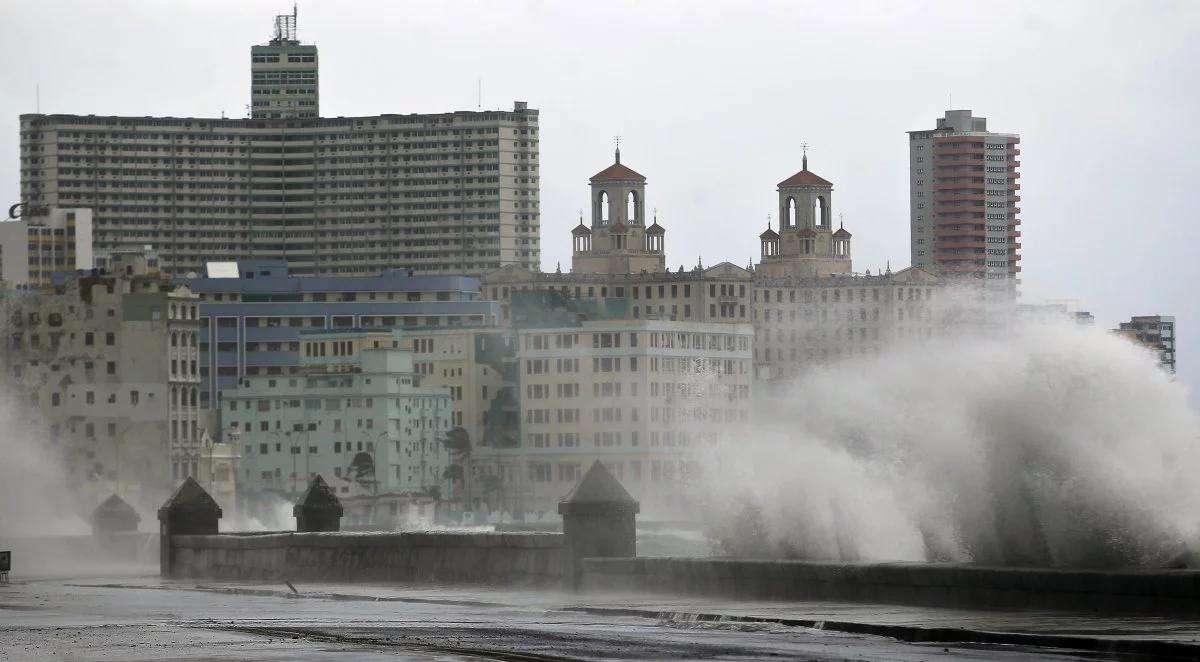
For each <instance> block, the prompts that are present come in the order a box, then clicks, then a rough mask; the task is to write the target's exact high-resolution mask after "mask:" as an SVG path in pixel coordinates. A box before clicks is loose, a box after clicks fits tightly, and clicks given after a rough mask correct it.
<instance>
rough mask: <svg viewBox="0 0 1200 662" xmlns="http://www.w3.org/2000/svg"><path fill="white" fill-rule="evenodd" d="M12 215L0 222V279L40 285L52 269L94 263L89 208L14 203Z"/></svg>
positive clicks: (60, 270)
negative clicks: (12, 218) (9, 218)
mask: <svg viewBox="0 0 1200 662" xmlns="http://www.w3.org/2000/svg"><path fill="white" fill-rule="evenodd" d="M17 210H20V211H17ZM12 212H17V213H16V214H13V213H12ZM14 215H15V216H18V218H16V219H14V220H10V221H8V222H5V223H0V279H3V280H4V282H6V283H8V284H9V285H10V286H17V287H41V286H44V285H49V284H50V275H51V274H53V273H69V272H73V271H77V270H80V269H91V268H92V267H94V266H96V264H95V256H94V255H93V253H92V210H91V209H87V208H70V209H60V208H57V207H41V206H28V205H14V206H13V208H12V210H10V216H14Z"/></svg>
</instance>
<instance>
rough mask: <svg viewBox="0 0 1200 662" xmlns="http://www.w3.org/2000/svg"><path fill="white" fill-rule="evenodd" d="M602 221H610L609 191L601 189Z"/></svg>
mask: <svg viewBox="0 0 1200 662" xmlns="http://www.w3.org/2000/svg"><path fill="white" fill-rule="evenodd" d="M600 222H601V223H608V191H600Z"/></svg>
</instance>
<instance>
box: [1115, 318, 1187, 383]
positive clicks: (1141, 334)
mask: <svg viewBox="0 0 1200 662" xmlns="http://www.w3.org/2000/svg"><path fill="white" fill-rule="evenodd" d="M1117 332H1118V333H1121V334H1123V335H1126V336H1128V337H1130V338H1131V339H1133V340H1136V341H1138V342H1139V343H1141V344H1143V345H1145V346H1146V347H1147V348H1149V349H1151V350H1153V351H1154V352H1156V353H1157V354H1158V362H1159V365H1161V366H1162V367H1164V368H1166V369H1167V370H1169V371H1171V372H1175V337H1176V333H1175V318H1174V317H1172V316H1169V315H1140V316H1134V317H1131V318H1129V321H1128V322H1121V326H1120V327H1119V328H1118V329H1117Z"/></svg>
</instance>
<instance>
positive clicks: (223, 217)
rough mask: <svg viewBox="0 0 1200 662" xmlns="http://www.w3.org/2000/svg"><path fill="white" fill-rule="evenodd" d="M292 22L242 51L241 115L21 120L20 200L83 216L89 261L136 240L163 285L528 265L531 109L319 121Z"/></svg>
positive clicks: (533, 152)
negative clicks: (223, 266) (282, 269)
mask: <svg viewBox="0 0 1200 662" xmlns="http://www.w3.org/2000/svg"><path fill="white" fill-rule="evenodd" d="M295 18H296V17H295V15H294V14H293V15H288V16H282V17H279V18H278V19H277V28H276V36H275V38H274V39H272V40H271V43H269V44H266V45H263V46H254V47H253V48H252V49H251V60H252V62H251V67H252V76H253V81H254V82H253V85H252V86H251V97H252V99H251V103H252V104H253V105H252V109H253V111H252V113H251V114H252V117H250V118H240V119H226V118H219V119H218V118H194V117H182V118H180V117H112V116H101V117H98V116H94V115H87V116H83V115H40V114H31V115H22V116H21V128H20V131H21V134H20V135H21V199H22V200H23V201H25V202H26V203H28V204H29V205H32V206H38V207H56V206H57V207H90V208H92V209H93V211H94V221H95V224H94V233H93V236H94V250H95V252H96V254H97V255H106V254H113V253H119V252H122V251H129V250H140V249H142V248H144V247H145V246H146V245H151V246H153V248H154V249H155V250H156V251H157V252H158V253H159V255H160V256H161V258H162V269H163V270H164V271H167V272H168V273H170V274H172V275H184V274H187V273H189V272H196V273H202V272H203V271H204V265H205V263H206V262H208V261H210V260H212V259H213V256H221V257H223V258H224V259H229V260H237V259H282V260H287V262H288V264H289V269H290V272H291V273H293V274H296V275H302V276H335V275H336V276H351V275H353V276H374V275H377V274H379V273H380V272H381V271H383V270H385V269H389V268H406V269H412V270H413V272H414V273H415V274H416V275H431V274H432V275H448V274H463V275H473V276H478V275H482V274H483V273H484V272H486V271H489V270H491V269H497V268H500V267H504V266H508V265H516V266H520V267H523V268H527V269H531V270H538V269H540V268H541V249H540V245H539V234H540V232H539V229H540V224H541V216H540V212H539V202H538V189H539V182H540V175H539V170H540V168H539V164H538V145H539V135H538V111H537V110H533V109H530V108H529V106H528V104H527V103H525V102H523V101H518V102H515V103H514V104H513V108H512V110H511V111H501V110H488V111H458V112H448V113H435V114H424V115H416V114H411V115H395V114H387V115H376V116H369V117H337V118H321V117H318V115H317V55H316V47H315V46H311V45H310V46H306V45H302V44H300V43H299V42H298V41H297V40H296V30H295ZM310 59H311V61H309V60H310Z"/></svg>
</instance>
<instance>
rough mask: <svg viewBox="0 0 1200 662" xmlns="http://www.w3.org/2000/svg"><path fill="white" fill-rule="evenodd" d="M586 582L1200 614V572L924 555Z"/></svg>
mask: <svg viewBox="0 0 1200 662" xmlns="http://www.w3.org/2000/svg"><path fill="white" fill-rule="evenodd" d="M582 588H583V589H584V590H612V591H640V592H651V593H670V594H675V595H704V596H719V597H727V598H735V599H753V600H830V601H851V602H875V603H885V604H908V605H933V606H940V607H961V608H967V609H1070V610H1077V611H1078V610H1083V611H1089V612H1094V611H1100V612H1141V613H1161V614H1191V615H1197V614H1200V571H1198V570H1129V571H1122V572H1109V571H1098V570H1097V571H1090V570H1050V569H1038V568H990V567H979V566H968V565H958V564H931V563H876V564H868V563H861V564H856V563H816V562H805V561H751V560H733V559H682V558H624V559H585V560H584V561H583V577H582Z"/></svg>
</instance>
